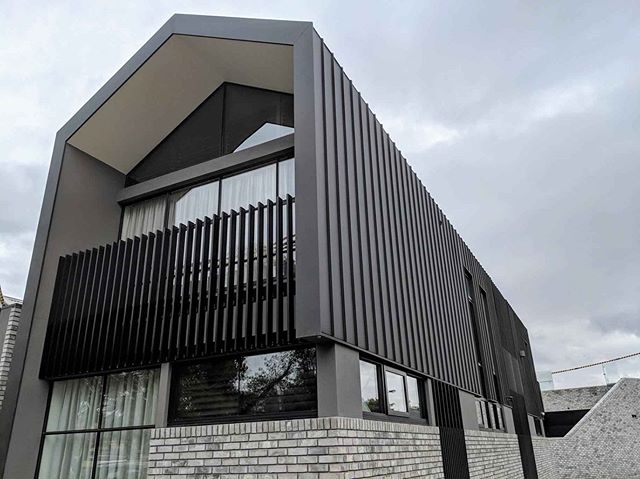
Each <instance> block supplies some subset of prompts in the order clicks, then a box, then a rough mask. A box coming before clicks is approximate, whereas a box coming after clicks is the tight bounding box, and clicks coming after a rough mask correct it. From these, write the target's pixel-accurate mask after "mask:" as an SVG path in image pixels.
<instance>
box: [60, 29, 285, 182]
mask: <svg viewBox="0 0 640 479" xmlns="http://www.w3.org/2000/svg"><path fill="white" fill-rule="evenodd" d="M225 81H228V82H234V83H240V84H243V85H249V86H253V87H258V88H266V89H269V90H276V91H282V92H286V93H293V47H292V46H291V45H280V44H271V43H259V42H250V41H240V40H228V39H220V38H208V37H197V36H187V35H172V36H171V37H170V38H169V39H168V40H167V41H166V42H165V43H164V44H163V45H162V46H161V47H160V48H159V49H158V50H157V51H156V52H155V53H154V54H153V55H152V56H151V57H150V58H149V59H148V60H147V61H146V62H145V63H144V64H143V65H142V66H141V67H140V68H139V69H138V70H137V71H136V72H135V73H134V74H133V75H132V76H131V77H129V79H128V80H127V81H126V82H125V83H124V84H123V85H122V86H121V87H120V88H119V89H118V90H117V91H116V92H115V93H114V94H113V95H112V96H111V97H110V98H109V99H108V100H107V101H106V102H105V103H103V104H102V106H101V107H100V108H99V109H98V110H97V111H96V112H95V113H94V114H93V115H92V116H91V117H90V118H89V119H88V120H87V121H86V122H85V123H84V124H83V125H82V126H81V127H80V128H79V129H78V130H77V131H76V132H75V133H74V134H73V135H72V136H71V138H70V139H69V140H68V142H69V143H70V144H71V145H73V146H75V147H76V148H79V149H80V150H83V151H84V152H86V153H88V154H90V155H91V156H93V157H95V158H97V159H99V160H100V161H103V162H104V163H106V164H108V165H110V166H112V167H113V168H115V169H116V170H118V171H120V172H122V173H125V174H126V173H128V172H129V171H130V170H131V169H132V168H133V167H134V166H135V165H136V164H137V163H138V162H139V161H140V160H142V158H144V157H145V156H146V155H147V154H148V153H149V152H150V151H151V150H152V149H153V148H154V147H155V146H156V145H157V144H158V143H159V142H160V141H162V139H163V138H165V137H166V136H167V135H168V134H169V133H170V132H171V131H173V129H174V128H175V127H176V126H178V125H179V124H180V122H181V121H182V120H184V119H185V118H186V117H187V116H188V115H189V114H190V113H191V112H192V111H193V110H194V109H195V108H196V107H197V106H198V105H199V104H200V103H201V102H202V101H203V100H204V99H205V98H207V96H209V95H210V94H211V93H212V92H213V91H214V90H215V89H216V88H218V87H219V86H220V84H222V83H223V82H225Z"/></svg>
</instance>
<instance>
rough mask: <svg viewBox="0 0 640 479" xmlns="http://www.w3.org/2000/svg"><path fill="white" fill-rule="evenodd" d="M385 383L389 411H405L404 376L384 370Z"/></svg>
mask: <svg viewBox="0 0 640 479" xmlns="http://www.w3.org/2000/svg"><path fill="white" fill-rule="evenodd" d="M385 377H386V380H387V381H386V384H387V404H388V405H389V412H390V413H394V412H395V413H406V412H407V398H406V395H405V387H404V378H405V376H403V375H402V374H397V373H395V372H392V371H385Z"/></svg>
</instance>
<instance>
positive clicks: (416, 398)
mask: <svg viewBox="0 0 640 479" xmlns="http://www.w3.org/2000/svg"><path fill="white" fill-rule="evenodd" d="M407 395H408V399H409V416H411V417H415V418H421V417H422V409H421V408H420V391H419V389H418V380H417V379H416V378H412V377H411V376H407Z"/></svg>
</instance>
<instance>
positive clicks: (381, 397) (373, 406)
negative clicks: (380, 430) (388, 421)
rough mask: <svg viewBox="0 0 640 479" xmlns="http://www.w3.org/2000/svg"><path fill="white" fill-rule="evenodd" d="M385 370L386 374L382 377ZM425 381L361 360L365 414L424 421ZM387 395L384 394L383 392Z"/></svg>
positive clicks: (361, 381) (361, 385)
mask: <svg viewBox="0 0 640 479" xmlns="http://www.w3.org/2000/svg"><path fill="white" fill-rule="evenodd" d="M383 370H384V374H383V373H382V372H383ZM423 388H424V385H423V381H422V380H420V379H418V378H415V377H413V376H408V375H407V374H405V373H404V372H402V371H398V370H396V369H391V368H387V367H383V366H382V365H380V364H375V363H372V362H369V361H364V360H360V391H361V396H362V411H363V412H364V413H380V414H389V415H392V416H401V417H407V418H412V419H418V420H424V419H425V418H426V415H425V408H424V399H423V398H424V391H423ZM381 391H384V394H381V393H380V392H381Z"/></svg>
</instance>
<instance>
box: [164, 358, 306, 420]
mask: <svg viewBox="0 0 640 479" xmlns="http://www.w3.org/2000/svg"><path fill="white" fill-rule="evenodd" d="M171 397H172V400H171V407H170V409H171V413H170V416H171V418H170V420H171V422H172V423H173V424H188V423H191V424H193V423H206V422H207V421H215V420H220V419H223V418H227V419H228V418H230V417H247V416H254V417H274V416H282V415H288V416H305V415H311V414H313V413H315V411H316V410H317V399H316V356H315V349H295V350H291V351H284V352H278V353H270V354H260V355H254V356H238V357H235V358H220V359H212V360H208V361H201V362H198V363H192V364H184V365H176V366H175V367H174V376H173V381H172V392H171Z"/></svg>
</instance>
